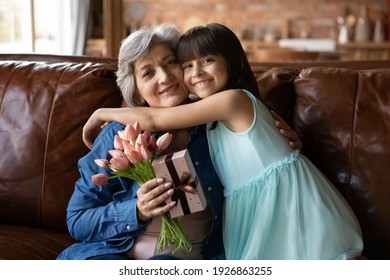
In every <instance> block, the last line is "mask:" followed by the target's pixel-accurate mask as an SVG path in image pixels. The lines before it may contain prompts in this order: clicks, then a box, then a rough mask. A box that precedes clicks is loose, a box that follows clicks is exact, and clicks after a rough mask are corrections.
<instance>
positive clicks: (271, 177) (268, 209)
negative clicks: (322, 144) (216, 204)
mask: <svg viewBox="0 0 390 280" xmlns="http://www.w3.org/2000/svg"><path fill="white" fill-rule="evenodd" d="M244 92H245V93H246V94H247V95H248V96H249V97H250V98H251V100H252V103H253V108H254V120H253V123H252V125H251V127H250V128H249V129H248V130H247V131H245V132H242V133H235V132H232V131H231V130H229V129H228V128H227V127H226V126H225V125H224V124H223V123H222V122H218V125H217V127H216V128H215V129H213V130H208V131H207V137H208V142H209V149H210V155H211V159H212V162H213V164H214V166H215V169H216V170H217V173H218V175H219V177H220V179H221V181H222V183H223V185H224V186H225V190H224V195H225V205H224V217H223V220H224V222H223V223H224V224H223V225H224V228H223V238H224V244H225V250H226V257H227V259H233V260H239V259H249V260H258V259H264V260H279V259H282V260H288V259H293V260H319V259H328V260H333V259H348V258H351V257H356V256H359V255H361V253H362V250H363V241H362V236H361V229H360V226H359V223H358V221H357V219H356V217H355V215H354V213H353V212H352V210H351V208H350V207H349V205H348V204H347V202H346V201H345V200H344V198H343V197H342V196H341V194H340V193H339V192H338V191H337V190H336V188H335V187H334V186H333V185H332V184H331V183H330V181H329V180H327V178H326V177H325V176H324V175H323V174H322V173H321V172H320V171H319V170H318V169H317V168H316V167H315V166H314V165H313V164H312V163H311V162H310V161H309V160H308V159H307V158H306V157H305V156H303V155H301V154H300V153H299V150H293V149H291V148H290V146H289V144H288V140H287V139H285V138H284V137H283V136H281V135H280V133H279V131H278V129H277V128H276V127H275V125H274V119H273V117H272V116H271V114H270V112H269V110H268V109H267V107H266V106H265V105H264V104H263V103H262V102H261V101H259V100H258V99H256V98H255V97H254V96H253V95H252V94H251V93H249V92H247V91H244ZM209 126H210V124H208V128H209Z"/></svg>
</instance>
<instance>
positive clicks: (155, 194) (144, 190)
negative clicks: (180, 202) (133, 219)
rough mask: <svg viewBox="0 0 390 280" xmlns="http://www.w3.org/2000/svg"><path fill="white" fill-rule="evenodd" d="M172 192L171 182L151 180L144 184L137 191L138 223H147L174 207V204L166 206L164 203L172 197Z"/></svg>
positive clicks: (159, 179) (158, 179)
mask: <svg viewBox="0 0 390 280" xmlns="http://www.w3.org/2000/svg"><path fill="white" fill-rule="evenodd" d="M173 193H174V190H173V188H172V183H171V182H165V183H164V179H163V178H157V179H152V180H149V181H147V182H146V183H144V184H143V185H142V186H141V187H140V188H139V189H138V191H137V196H138V201H137V216H138V220H139V221H143V222H145V221H147V220H149V219H151V218H153V217H156V216H159V215H162V214H165V213H167V212H168V211H170V210H171V209H172V208H173V207H175V205H176V202H175V201H172V202H171V203H169V204H166V203H165V201H166V200H167V199H168V198H169V197H171V196H172V194H173Z"/></svg>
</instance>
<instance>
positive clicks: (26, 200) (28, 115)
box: [0, 54, 390, 259]
mask: <svg viewBox="0 0 390 280" xmlns="http://www.w3.org/2000/svg"><path fill="white" fill-rule="evenodd" d="M116 67H117V64H116V60H114V59H107V58H92V57H71V56H52V55H23V54H20V55H5V54H0V152H1V156H0V167H1V173H0V223H7V224H16V225H22V226H23V225H24V226H34V227H39V228H47V229H54V230H59V231H67V229H66V223H65V216H66V207H67V204H68V201H69V198H70V196H71V194H72V192H73V189H74V183H75V181H76V180H77V178H78V177H79V173H78V169H77V161H78V159H79V158H80V157H82V156H83V155H84V154H85V153H87V152H88V149H87V148H86V147H85V145H84V144H83V142H82V139H81V132H82V127H83V125H84V123H85V122H86V120H87V119H88V117H89V116H90V114H91V113H92V112H93V111H94V110H96V109H97V108H100V107H119V106H121V102H122V97H121V95H120V91H119V89H118V88H117V86H116V82H115V73H114V72H115V70H116ZM252 67H253V70H254V72H255V75H256V77H257V81H258V85H259V88H260V92H261V94H262V95H263V97H265V98H266V99H267V100H269V101H270V103H271V105H273V107H274V109H275V110H276V111H277V112H278V113H279V114H280V115H281V116H283V117H284V118H285V119H286V120H287V122H288V123H289V124H290V125H291V126H292V127H293V128H294V129H295V130H296V131H297V132H298V133H299V136H300V137H301V139H302V142H303V154H305V155H306V156H307V157H308V158H309V159H310V160H312V162H313V163H314V164H316V165H317V166H318V167H319V168H320V169H321V171H322V172H323V173H324V174H325V175H326V176H327V177H328V178H329V180H330V181H331V182H332V183H333V184H334V185H335V186H336V188H337V189H338V190H339V191H340V192H341V193H342V195H343V196H344V197H345V199H346V200H347V201H348V203H349V204H350V205H351V207H352V209H353V210H354V212H355V214H356V215H357V218H358V220H359V222H360V224H361V226H362V230H363V238H364V242H365V250H364V254H365V256H366V257H368V258H372V259H390V218H389V217H390V175H389V174H387V172H388V171H387V170H388V168H387V164H388V159H390V145H389V143H390V82H389V81H390V61H366V62H364V61H360V62H304V63H282V62H274V63H271V62H265V63H252Z"/></svg>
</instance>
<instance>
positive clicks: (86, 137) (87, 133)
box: [83, 110, 107, 149]
mask: <svg viewBox="0 0 390 280" xmlns="http://www.w3.org/2000/svg"><path fill="white" fill-rule="evenodd" d="M97 116H98V110H96V111H95V112H93V114H92V115H91V116H90V117H89V119H88V120H87V122H86V123H85V125H84V127H83V142H84V144H85V145H86V146H87V147H88V148H89V149H92V144H93V141H94V140H95V138H96V137H97V136H98V134H99V133H100V131H101V130H102V128H103V127H104V126H105V125H107V123H106V122H102V121H100V120H99V118H98V117H97Z"/></svg>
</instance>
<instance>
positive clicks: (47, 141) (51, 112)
mask: <svg viewBox="0 0 390 280" xmlns="http://www.w3.org/2000/svg"><path fill="white" fill-rule="evenodd" d="M68 68H69V66H66V68H64V70H63V71H62V74H61V76H60V77H59V79H58V82H57V84H56V86H55V94H54V97H53V100H52V104H51V108H50V114H49V121H48V122H47V128H46V140H45V152H44V159H43V169H42V172H43V174H42V186H41V199H40V202H39V209H40V211H39V215H40V220H41V225H43V224H44V219H43V201H44V195H45V188H44V187H45V182H46V178H45V174H46V162H47V160H46V159H47V156H48V153H47V151H48V146H49V134H50V127H51V124H52V118H53V111H54V104H55V101H56V97H57V94H58V92H57V89H58V85H59V84H60V83H61V80H62V77H63V76H64V73H65V72H66V71H67V70H68Z"/></svg>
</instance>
